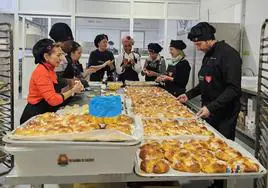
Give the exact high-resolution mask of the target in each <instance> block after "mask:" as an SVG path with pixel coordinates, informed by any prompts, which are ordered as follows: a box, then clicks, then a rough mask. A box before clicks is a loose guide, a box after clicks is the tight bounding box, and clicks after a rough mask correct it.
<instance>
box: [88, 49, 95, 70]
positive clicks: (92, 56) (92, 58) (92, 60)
mask: <svg viewBox="0 0 268 188" xmlns="http://www.w3.org/2000/svg"><path fill="white" fill-rule="evenodd" d="M96 62H97V59H96V56H95V53H94V52H91V53H90V55H89V59H88V66H87V67H90V66H94V65H96Z"/></svg>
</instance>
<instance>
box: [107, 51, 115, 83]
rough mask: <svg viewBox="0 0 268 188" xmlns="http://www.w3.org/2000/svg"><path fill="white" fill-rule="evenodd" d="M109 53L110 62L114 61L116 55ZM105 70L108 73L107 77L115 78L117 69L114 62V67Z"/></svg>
mask: <svg viewBox="0 0 268 188" xmlns="http://www.w3.org/2000/svg"><path fill="white" fill-rule="evenodd" d="M108 53H109V59H108V60H111V61H112V60H115V59H114V55H113V53H112V52H108ZM105 70H106V71H107V76H108V77H110V78H112V77H113V73H114V72H116V67H115V62H113V66H108V65H107V66H106V67H105Z"/></svg>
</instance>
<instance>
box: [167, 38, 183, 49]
mask: <svg viewBox="0 0 268 188" xmlns="http://www.w3.org/2000/svg"><path fill="white" fill-rule="evenodd" d="M169 47H173V48H176V49H179V50H184V49H185V48H186V47H187V46H186V44H185V43H184V42H183V41H182V40H171V41H170V45H169Z"/></svg>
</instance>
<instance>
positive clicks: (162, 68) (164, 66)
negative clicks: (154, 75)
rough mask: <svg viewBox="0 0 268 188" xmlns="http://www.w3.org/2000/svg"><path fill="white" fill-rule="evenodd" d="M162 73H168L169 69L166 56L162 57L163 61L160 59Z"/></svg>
mask: <svg viewBox="0 0 268 188" xmlns="http://www.w3.org/2000/svg"><path fill="white" fill-rule="evenodd" d="M159 69H160V70H159V71H160V74H166V71H167V67H166V61H165V59H164V58H161V61H160V68H159Z"/></svg>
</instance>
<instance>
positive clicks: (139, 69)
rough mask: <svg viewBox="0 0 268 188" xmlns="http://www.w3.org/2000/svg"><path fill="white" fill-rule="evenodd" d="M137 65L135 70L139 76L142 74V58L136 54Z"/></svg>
mask: <svg viewBox="0 0 268 188" xmlns="http://www.w3.org/2000/svg"><path fill="white" fill-rule="evenodd" d="M134 56H135V58H136V59H137V63H135V64H134V70H135V71H136V72H137V73H138V74H139V73H140V72H141V58H140V56H139V54H136V53H134Z"/></svg>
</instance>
